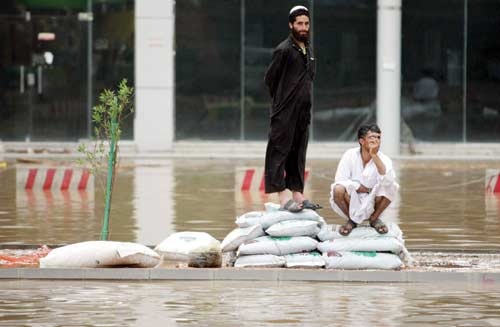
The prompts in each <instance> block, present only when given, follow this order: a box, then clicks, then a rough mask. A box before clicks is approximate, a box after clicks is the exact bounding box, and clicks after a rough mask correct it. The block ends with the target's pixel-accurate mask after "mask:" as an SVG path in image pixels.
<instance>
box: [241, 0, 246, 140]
mask: <svg viewBox="0 0 500 327" xmlns="http://www.w3.org/2000/svg"><path fill="white" fill-rule="evenodd" d="M240 21H241V26H240V33H241V35H240V39H241V41H240V42H241V43H240V140H242V141H243V140H244V139H245V32H246V29H245V0H241V6H240Z"/></svg>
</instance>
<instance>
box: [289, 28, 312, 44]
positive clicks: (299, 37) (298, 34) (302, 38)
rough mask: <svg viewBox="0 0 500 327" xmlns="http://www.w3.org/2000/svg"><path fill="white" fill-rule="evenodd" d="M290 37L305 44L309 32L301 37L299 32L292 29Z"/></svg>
mask: <svg viewBox="0 0 500 327" xmlns="http://www.w3.org/2000/svg"><path fill="white" fill-rule="evenodd" d="M292 35H293V37H294V38H295V39H296V40H297V41H300V42H304V43H307V42H308V41H309V31H306V32H305V33H302V35H301V34H300V32H299V31H297V30H296V29H295V28H292Z"/></svg>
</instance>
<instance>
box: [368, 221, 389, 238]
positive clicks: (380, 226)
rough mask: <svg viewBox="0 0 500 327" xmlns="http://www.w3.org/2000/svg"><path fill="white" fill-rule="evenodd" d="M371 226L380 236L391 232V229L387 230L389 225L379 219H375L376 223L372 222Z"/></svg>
mask: <svg viewBox="0 0 500 327" xmlns="http://www.w3.org/2000/svg"><path fill="white" fill-rule="evenodd" d="M370 226H372V227H373V228H375V230H376V231H377V233H379V234H387V232H388V231H389V228H387V225H386V224H384V222H383V221H382V220H380V219H378V218H377V219H375V220H374V221H370Z"/></svg>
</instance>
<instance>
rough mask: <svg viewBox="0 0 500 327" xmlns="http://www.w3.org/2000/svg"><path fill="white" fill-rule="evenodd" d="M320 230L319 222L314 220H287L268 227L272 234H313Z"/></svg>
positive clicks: (313, 235) (268, 232) (267, 231)
mask: <svg viewBox="0 0 500 327" xmlns="http://www.w3.org/2000/svg"><path fill="white" fill-rule="evenodd" d="M318 232H319V226H318V223H317V222H315V221H312V220H285V221H280V222H279V223H277V224H274V225H272V226H271V227H269V228H268V229H266V233H267V234H269V235H271V236H311V237H315V236H316V235H317V234H318Z"/></svg>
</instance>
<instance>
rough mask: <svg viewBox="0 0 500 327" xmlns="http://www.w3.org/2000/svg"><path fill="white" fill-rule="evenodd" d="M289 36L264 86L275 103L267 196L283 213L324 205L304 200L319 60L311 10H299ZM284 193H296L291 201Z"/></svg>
mask: <svg viewBox="0 0 500 327" xmlns="http://www.w3.org/2000/svg"><path fill="white" fill-rule="evenodd" d="M288 21H289V23H288V26H289V27H290V35H289V36H288V38H287V39H285V40H284V41H283V42H281V43H280V44H279V45H278V46H277V47H276V49H275V50H274V52H273V57H272V61H271V64H270V65H269V67H268V69H267V71H266V76H265V83H266V86H267V88H268V90H269V93H270V95H271V98H272V107H271V126H270V131H269V139H268V143H267V150H266V162H265V188H266V193H276V192H277V193H278V196H279V200H280V204H281V207H282V209H284V210H289V211H291V212H299V211H301V210H302V209H304V208H308V209H313V210H316V209H320V208H321V206H319V205H317V204H313V203H312V202H311V201H309V200H306V199H304V195H303V192H304V171H305V163H306V151H307V142H308V139H309V124H310V122H311V87H312V82H313V78H314V70H315V60H314V56H313V53H312V50H311V47H310V45H309V28H310V25H309V10H308V9H307V8H306V7H304V6H295V7H293V8H292V9H291V10H290V14H289V16H288ZM286 189H289V190H290V191H292V198H291V199H290V197H289V195H288V194H287V191H286Z"/></svg>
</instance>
